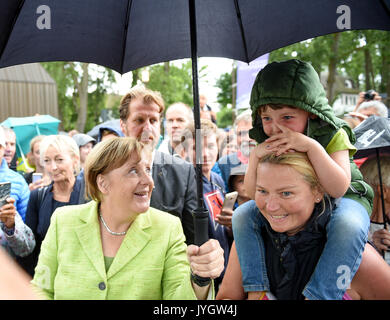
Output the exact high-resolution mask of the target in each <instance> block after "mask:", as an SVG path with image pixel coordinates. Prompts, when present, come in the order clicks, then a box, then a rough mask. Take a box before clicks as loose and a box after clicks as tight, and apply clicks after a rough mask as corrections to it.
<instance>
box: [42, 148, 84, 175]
mask: <svg viewBox="0 0 390 320" xmlns="http://www.w3.org/2000/svg"><path fill="white" fill-rule="evenodd" d="M43 164H44V168H45V170H46V172H47V174H48V175H49V177H50V178H51V180H53V181H54V182H62V181H67V180H70V179H71V178H72V177H74V172H75V168H76V164H77V159H76V157H74V156H73V155H72V154H71V153H70V152H69V151H68V150H67V149H66V148H64V149H63V150H58V149H57V148H55V147H53V146H50V147H48V148H47V150H46V152H45V156H44V158H43Z"/></svg>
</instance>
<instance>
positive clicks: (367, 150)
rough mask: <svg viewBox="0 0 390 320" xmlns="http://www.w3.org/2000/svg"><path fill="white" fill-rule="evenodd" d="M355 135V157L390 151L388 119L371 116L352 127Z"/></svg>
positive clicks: (389, 124) (389, 120)
mask: <svg viewBox="0 0 390 320" xmlns="http://www.w3.org/2000/svg"><path fill="white" fill-rule="evenodd" d="M354 132H355V135H356V143H355V147H356V148H357V149H358V151H357V152H356V154H355V155H354V158H355V159H360V158H364V157H368V156H370V155H374V154H376V149H379V152H380V153H383V152H388V153H390V119H389V118H384V117H379V116H371V117H369V118H367V120H365V121H363V122H362V123H361V124H360V125H359V126H357V127H356V128H355V129H354Z"/></svg>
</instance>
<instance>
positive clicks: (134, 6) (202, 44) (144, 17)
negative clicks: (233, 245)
mask: <svg viewBox="0 0 390 320" xmlns="http://www.w3.org/2000/svg"><path fill="white" fill-rule="evenodd" d="M357 29H378V30H390V1H389V0H359V1H357V0H298V1H291V0H272V1H271V0H196V1H195V0H187V1H185V0H163V1H162V0H81V1H80V0H47V1H45V2H44V4H43V3H42V1H41V0H0V68H1V67H6V66H11V65H16V64H22V63H29V62H39V61H58V60H65V61H82V62H92V63H96V64H99V65H103V66H106V67H109V68H111V69H113V70H116V71H118V72H120V73H122V74H123V73H125V72H127V71H130V70H134V69H137V68H139V67H143V66H147V65H151V64H154V63H158V62H163V61H170V60H175V59H181V58H190V57H191V58H192V62H193V65H192V71H193V95H194V118H195V128H196V129H200V120H199V97H198V68H197V57H199V56H200V57H205V56H208V57H226V58H231V59H236V60H240V61H244V62H250V61H252V60H254V59H256V58H257V57H259V56H261V55H262V54H264V53H267V52H270V51H272V50H274V49H277V48H280V47H283V46H286V45H288V44H292V43H295V42H298V41H301V40H304V39H308V38H312V37H316V36H319V35H324V34H329V33H334V32H340V31H345V30H357ZM196 140H197V141H200V139H196ZM200 151H201V149H200V144H199V143H197V153H196V154H197V167H196V171H197V190H198V206H199V210H198V212H197V216H196V217H197V218H196V223H195V227H196V230H195V241H196V243H197V244H202V243H203V242H204V241H205V240H207V218H208V213H207V211H205V209H204V204H203V198H202V195H203V192H202V189H203V187H202V180H201V164H200V162H201V159H202V157H201V153H200ZM198 218H199V219H198ZM199 230H203V231H200V232H198V231H199Z"/></svg>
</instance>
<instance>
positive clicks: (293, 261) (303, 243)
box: [261, 199, 333, 300]
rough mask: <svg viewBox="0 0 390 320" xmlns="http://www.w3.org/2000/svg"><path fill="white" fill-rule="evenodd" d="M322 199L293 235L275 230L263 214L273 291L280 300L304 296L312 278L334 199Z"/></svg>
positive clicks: (267, 261) (323, 243)
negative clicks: (306, 220) (301, 228)
mask: <svg viewBox="0 0 390 320" xmlns="http://www.w3.org/2000/svg"><path fill="white" fill-rule="evenodd" d="M323 203H325V209H324V205H323ZM323 203H319V204H317V205H316V207H315V209H314V212H313V214H312V216H311V218H310V219H309V221H308V222H307V224H306V225H305V228H304V229H303V230H301V231H299V232H298V233H296V234H295V235H293V236H288V235H287V234H286V233H278V232H275V231H273V230H272V229H271V227H270V225H269V223H268V221H267V220H266V219H265V218H264V217H263V216H262V215H261V219H262V220H263V222H264V223H263V228H262V237H263V240H264V245H265V252H266V253H265V255H266V257H265V261H266V266H267V270H268V273H267V274H268V279H269V282H270V291H271V292H272V293H273V294H274V295H275V297H276V298H277V299H278V300H303V299H304V298H305V297H304V296H303V295H302V291H303V289H304V288H305V286H306V284H307V283H308V282H309V280H310V277H311V276H312V274H313V272H314V269H315V267H316V265H317V262H318V260H319V258H320V256H321V254H322V250H323V249H324V246H325V243H326V225H327V223H328V221H329V219H330V214H331V211H332V206H333V203H332V202H331V201H330V200H329V199H326V200H325V202H323Z"/></svg>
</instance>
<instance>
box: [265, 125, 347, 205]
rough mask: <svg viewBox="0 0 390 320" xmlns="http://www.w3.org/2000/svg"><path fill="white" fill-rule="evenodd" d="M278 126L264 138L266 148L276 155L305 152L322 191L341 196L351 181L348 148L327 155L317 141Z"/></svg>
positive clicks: (332, 195)
mask: <svg viewBox="0 0 390 320" xmlns="http://www.w3.org/2000/svg"><path fill="white" fill-rule="evenodd" d="M278 127H279V128H280V130H281V131H282V132H281V133H280V134H276V135H274V136H272V137H270V138H268V139H267V140H265V143H266V144H267V146H266V149H269V150H271V151H273V152H275V153H276V155H280V154H283V153H286V152H293V151H298V152H306V154H307V156H308V158H309V160H310V162H311V163H312V165H313V168H314V170H315V172H316V174H317V176H318V179H319V181H320V183H321V185H322V187H323V188H324V191H325V192H326V193H328V194H329V195H330V196H331V197H333V198H339V197H342V196H343V195H344V194H345V192H346V191H347V190H348V187H349V185H350V183H351V168H350V162H349V150H348V149H345V150H340V151H335V152H333V153H331V154H330V155H329V154H328V153H327V151H326V150H325V149H324V147H323V146H322V145H321V144H320V143H319V142H318V141H316V140H314V139H312V138H310V137H308V136H306V135H304V134H302V133H299V132H295V131H292V130H290V129H289V128H287V127H284V126H282V125H278ZM345 134H346V133H345ZM331 142H332V141H331Z"/></svg>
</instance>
